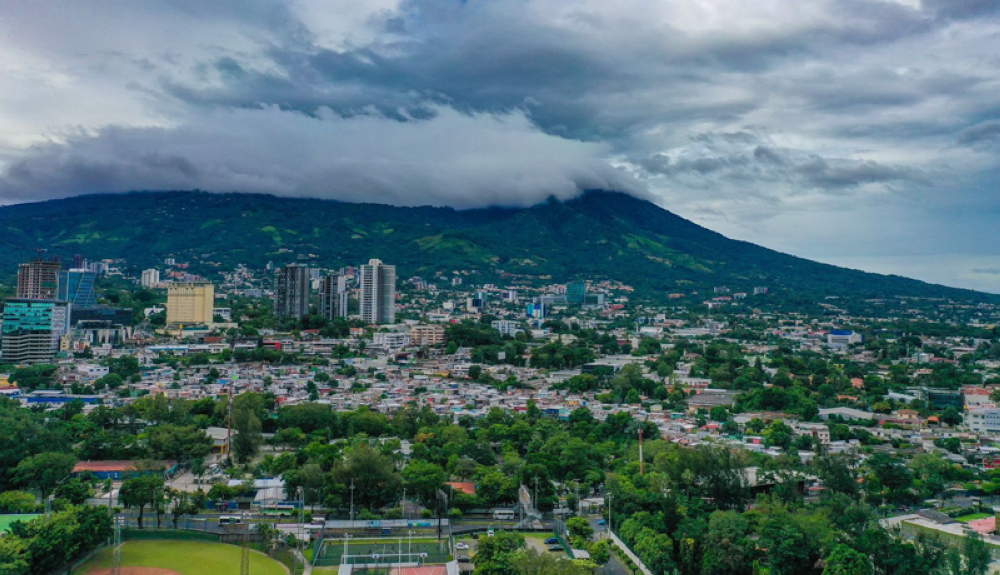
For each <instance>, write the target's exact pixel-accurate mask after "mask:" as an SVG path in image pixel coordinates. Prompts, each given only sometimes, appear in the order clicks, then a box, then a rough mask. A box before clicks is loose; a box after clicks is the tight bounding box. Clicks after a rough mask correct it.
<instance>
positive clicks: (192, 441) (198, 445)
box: [147, 424, 212, 463]
mask: <svg viewBox="0 0 1000 575" xmlns="http://www.w3.org/2000/svg"><path fill="white" fill-rule="evenodd" d="M147 441H148V442H149V448H150V449H151V450H152V452H153V456H154V457H157V458H160V459H176V460H177V461H180V462H184V463H186V462H188V461H191V460H193V459H199V458H202V457H205V456H206V455H208V454H209V453H210V452H211V451H212V439H211V438H210V437H209V436H208V435H206V434H205V432H204V431H203V430H201V429H198V428H197V427H195V426H193V425H192V426H178V425H171V424H164V425H158V426H156V427H153V428H151V429H150V430H149V432H148V435H147Z"/></svg>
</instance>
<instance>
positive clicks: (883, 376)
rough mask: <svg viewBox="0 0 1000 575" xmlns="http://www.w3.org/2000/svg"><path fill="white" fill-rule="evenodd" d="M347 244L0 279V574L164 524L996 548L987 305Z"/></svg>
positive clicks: (468, 551)
mask: <svg viewBox="0 0 1000 575" xmlns="http://www.w3.org/2000/svg"><path fill="white" fill-rule="evenodd" d="M90 255H91V256H93V257H99V256H100V254H90ZM288 256H289V260H292V259H293V258H294V256H295V254H288ZM302 259H307V258H302V257H300V258H299V260H302ZM358 263H359V265H357V266H356V267H346V268H342V269H337V270H330V269H322V268H319V267H312V266H311V265H306V264H303V263H292V264H287V265H286V264H285V263H284V262H283V263H281V264H275V265H271V264H269V265H268V266H267V268H266V269H251V268H249V267H245V266H237V267H235V268H234V269H230V270H227V271H222V272H217V273H213V274H211V275H207V274H206V275H204V276H202V275H198V274H196V273H194V271H192V270H200V269H201V268H199V267H198V266H197V265H194V264H196V262H189V261H180V260H177V259H173V258H168V259H166V260H164V261H163V262H162V265H160V266H159V267H156V268H150V269H139V268H136V267H134V266H131V265H130V264H129V262H128V261H125V260H120V259H119V260H100V259H98V260H87V259H84V257H83V256H76V257H75V258H73V261H68V260H66V261H60V259H59V258H57V257H53V256H48V255H46V254H43V253H41V252H40V254H39V256H38V258H37V259H34V260H32V261H26V262H24V263H22V264H21V265H20V266H19V269H18V270H16V274H17V279H16V282H15V281H13V277H14V273H15V270H5V271H4V272H3V273H4V274H6V275H7V276H9V277H10V278H11V281H9V282H7V283H6V284H5V285H4V286H3V288H2V290H3V291H2V295H3V296H4V297H5V303H4V306H3V316H2V319H3V324H2V338H0V360H2V361H0V363H2V366H0V395H3V396H4V398H3V399H0V429H2V430H3V431H4V433H3V434H2V435H0V513H3V515H0V529H3V530H4V532H5V535H4V536H2V537H0V573H3V574H5V575H21V574H44V573H54V572H56V571H59V570H63V571H65V570H66V569H72V568H73V567H75V566H78V565H80V564H82V563H85V562H86V561H88V560H90V559H91V558H92V557H94V556H96V555H95V554H98V553H100V552H102V551H104V552H107V549H108V548H112V549H114V550H115V552H116V553H117V552H118V550H120V548H121V540H122V539H123V538H124V539H127V540H129V541H134V542H137V543H138V542H142V541H148V540H156V539H157V538H160V539H169V538H170V537H177V538H185V537H186V538H191V539H201V538H203V539H205V540H211V541H221V542H226V543H232V544H233V548H234V549H236V550H237V551H236V552H237V555H236V560H237V561H239V560H240V558H239V547H241V546H242V547H243V548H244V549H250V550H253V551H254V552H256V551H261V552H263V553H266V554H267V555H270V556H271V557H273V558H275V559H276V560H277V561H278V562H280V563H281V564H283V565H284V568H286V569H287V570H288V571H289V572H292V573H338V572H339V573H351V569H352V568H354V567H358V566H360V567H363V568H367V569H369V571H368V572H371V573H377V572H381V571H378V569H379V568H380V567H383V566H386V567H389V566H394V565H396V566H398V565H414V566H420V567H427V568H431V569H432V570H430V571H421V573H428V574H432V573H442V574H444V573H448V574H454V573H459V572H474V573H475V574H476V575H522V574H529V573H530V574H539V573H540V574H566V575H584V574H589V573H595V572H601V573H606V574H609V575H624V574H628V575H632V574H640V573H641V574H644V575H672V574H682V575H742V574H747V575H751V574H752V575H763V574H768V575H793V574H794V575H798V574H811V573H812V574H824V575H875V574H885V575H895V574H906V575H916V574H948V575H965V574H970V575H982V574H986V573H989V572H992V571H991V570H992V569H993V561H994V558H998V559H1000V536H998V533H1000V523H998V522H997V513H996V512H995V511H994V505H996V504H998V503H1000V502H998V499H997V498H998V496H1000V493H998V492H1000V447H998V445H997V437H998V435H997V434H998V433H1000V407H998V405H997V404H998V401H1000V331H998V328H997V321H998V315H1000V309H998V308H997V307H996V306H995V305H993V304H991V303H981V302H979V303H977V302H975V301H962V300H955V299H941V298H929V297H927V298H919V297H897V298H888V297H887V298H882V299H864V300H861V299H858V300H854V301H850V302H848V301H845V300H844V298H843V297H840V296H827V297H824V296H821V295H820V296H817V297H816V298H815V299H811V300H808V301H806V300H800V301H794V300H790V299H789V298H788V297H786V296H784V295H782V294H783V292H782V286H780V285H719V286H716V287H714V289H712V290H711V291H708V292H706V291H705V290H702V291H701V292H698V291H695V290H693V289H692V290H687V291H683V290H681V291H678V292H677V293H669V294H657V295H658V297H656V298H649V297H646V296H644V295H643V294H640V293H638V292H637V291H636V290H634V289H633V287H632V286H630V285H627V284H625V283H622V282H621V281H617V280H615V279H613V278H581V277H573V278H556V277H550V276H545V277H540V276H535V277H532V276H529V275H524V274H514V273H503V272H502V270H501V271H497V270H491V273H490V278H491V279H490V280H489V281H492V282H497V283H487V282H486V281H485V280H484V279H482V278H481V277H480V273H479V271H477V270H476V269H458V270H451V269H449V270H440V271H437V272H435V273H432V274H425V275H426V277H397V271H396V268H395V267H394V266H393V265H392V262H389V261H387V262H383V261H380V260H377V259H372V260H370V261H368V262H367V263H362V262H358ZM203 273H204V272H203ZM497 277H499V278H501V280H502V281H499V282H498V281H497V280H495V279H492V278H497ZM560 281H561V282H563V283H559V282H560ZM243 561H248V559H247V555H246V553H245V552H244V555H243ZM250 565H252V562H251V563H250ZM345 566H346V567H347V571H345V570H344V568H345ZM436 567H440V569H441V571H434V570H433V568H436ZM258 572H261V573H264V572H266V571H265V570H263V569H262V570H259V571H258Z"/></svg>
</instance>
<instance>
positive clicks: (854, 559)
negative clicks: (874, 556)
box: [823, 543, 872, 575]
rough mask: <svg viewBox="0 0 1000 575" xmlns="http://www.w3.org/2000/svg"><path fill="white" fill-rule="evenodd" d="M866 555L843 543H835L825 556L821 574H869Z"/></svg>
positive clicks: (869, 566) (868, 563) (868, 562)
mask: <svg viewBox="0 0 1000 575" xmlns="http://www.w3.org/2000/svg"><path fill="white" fill-rule="evenodd" d="M871 572H872V567H871V562H870V561H869V560H868V556H867V555H865V554H863V553H860V552H858V551H855V550H854V549H851V548H850V547H848V546H847V545H844V544H843V543H841V544H839V545H837V546H836V547H834V548H833V551H831V552H830V555H828V556H827V558H826V567H824V568H823V575H871Z"/></svg>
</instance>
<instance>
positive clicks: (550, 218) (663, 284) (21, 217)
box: [0, 191, 997, 301]
mask: <svg viewBox="0 0 1000 575" xmlns="http://www.w3.org/2000/svg"><path fill="white" fill-rule="evenodd" d="M0 229H3V231H4V245H5V247H6V248H7V249H5V250H3V251H2V253H0V264H2V270H3V275H4V276H9V275H11V274H13V273H14V271H15V270H16V264H17V262H19V261H24V260H25V259H28V258H30V257H32V256H33V255H34V253H35V251H36V250H37V249H38V248H47V249H48V250H49V253H51V254H57V255H60V256H62V257H63V258H64V259H66V258H71V257H72V255H73V254H76V253H79V254H82V255H84V257H87V258H92V259H98V258H126V259H127V260H128V262H129V264H130V265H131V266H134V268H137V269H138V268H142V267H148V266H152V265H159V264H161V263H162V261H163V259H164V258H165V257H175V258H177V259H178V261H189V262H191V263H192V266H193V267H192V269H194V270H197V271H201V272H203V273H210V272H211V271H212V270H215V269H230V268H232V267H233V266H234V265H236V264H238V263H243V264H247V265H249V266H251V267H260V266H263V265H264V264H265V263H267V262H268V261H274V262H275V263H276V264H282V263H287V262H291V261H303V260H302V259H301V258H299V256H304V258H306V259H305V260H304V261H307V262H311V263H313V264H314V265H318V266H323V267H339V266H342V265H357V264H360V263H363V262H365V261H367V260H368V259H370V258H380V259H383V260H385V261H386V262H389V263H394V264H396V265H397V266H399V268H400V274H401V276H402V277H407V276H409V275H413V274H429V273H432V272H434V271H437V270H444V271H451V270H456V269H477V270H480V271H481V272H482V273H483V274H484V277H489V276H491V275H492V274H494V273H495V272H496V271H497V270H503V271H504V272H509V273H517V274H528V275H532V276H542V275H548V276H551V277H552V280H553V281H568V280H571V279H574V278H578V277H583V278H591V279H597V278H602V277H603V278H610V279H618V280H621V281H624V282H627V283H630V284H632V285H634V286H635V287H636V288H637V289H638V290H639V291H640V294H641V295H645V296H649V297H656V296H659V295H662V294H665V293H669V292H672V291H685V292H690V291H691V290H693V289H710V288H711V287H712V286H717V285H726V286H729V287H731V288H733V289H750V288H752V287H753V286H755V285H764V286H768V287H769V288H771V289H772V290H778V289H780V290H784V291H787V292H791V293H801V294H802V295H807V294H813V295H815V294H824V295H852V296H856V297H884V296H899V295H908V296H923V297H950V298H961V299H972V300H989V301H995V300H996V299H997V298H996V296H989V295H986V294H980V293H977V292H972V291H968V290H959V289H953V288H946V287H941V286H935V285H931V284H927V283H924V282H919V281H915V280H910V279H906V278H901V277H897V276H882V275H876V274H869V273H863V272H858V271H853V270H846V269H842V268H837V267H834V266H829V265H825V264H819V263H816V262H812V261H809V260H805V259H801V258H797V257H793V256H789V255H786V254H782V253H778V252H775V251H772V250H768V249H766V248H762V247H760V246H757V245H754V244H750V243H746V242H740V241H734V240H730V239H728V238H726V237H724V236H722V235H720V234H717V233H715V232H712V231H710V230H707V229H705V228H702V227H701V226H698V225H696V224H694V223H692V222H690V221H688V220H685V219H683V218H681V217H678V216H676V215H674V214H672V213H670V212H669V211H666V210H663V209H661V208H659V207H657V206H655V205H654V204H652V203H650V202H647V201H644V200H640V199H636V198H634V197H631V196H628V195H625V194H620V193H614V192H600V191H592V192H588V193H586V194H584V195H582V196H580V197H579V198H577V199H574V200H570V201H567V202H557V201H554V200H553V201H548V202H545V203H542V204H539V205H536V206H533V207H530V208H523V209H508V208H487V209H479V210H467V211H457V210H453V209H450V208H431V207H419V208H403V207H394V206H385V205H377V204H350V203H343V202H335V201H327V200H310V199H291V198H278V197H273V196H265V195H256V194H209V193H203V192H143V193H131V194H125V195H93V196H83V197H76V198H69V199H64V200H53V201H47V202H40V203H33V204H21V205H15V206H7V207H3V208H0Z"/></svg>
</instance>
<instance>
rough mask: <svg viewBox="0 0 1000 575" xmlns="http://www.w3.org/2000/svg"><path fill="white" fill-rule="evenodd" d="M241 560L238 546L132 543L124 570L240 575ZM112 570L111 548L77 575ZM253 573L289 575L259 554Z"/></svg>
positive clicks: (254, 558)
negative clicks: (139, 568)
mask: <svg viewBox="0 0 1000 575" xmlns="http://www.w3.org/2000/svg"><path fill="white" fill-rule="evenodd" d="M241 557H242V550H241V549H240V548H239V547H237V546H235V545H226V544H224V543H209V542H205V541H169V540H167V541H163V540H160V541H129V542H126V543H125V545H124V547H122V566H123V567H156V568H159V569H163V570H167V571H172V572H174V573H177V574H178V575H240V560H241ZM110 567H111V549H110V548H107V549H104V550H103V551H101V552H100V553H99V554H98V555H97V556H95V557H94V558H93V559H91V560H90V561H88V562H87V563H86V564H84V565H83V566H81V567H80V568H79V569H77V570H75V571H74V573H75V574H79V575H99V574H101V573H108V572H109V571H102V570H105V569H108V568H110ZM123 571H124V569H123ZM250 571H251V572H252V573H253V574H254V575H288V570H287V569H285V566H284V565H282V564H281V563H278V562H277V561H275V560H273V559H271V558H270V557H268V556H266V555H264V554H263V553H258V552H256V551H251V552H250ZM136 573H137V574H141V573H142V571H136ZM152 573H155V572H151V575H152ZM161 573H162V571H161Z"/></svg>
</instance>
